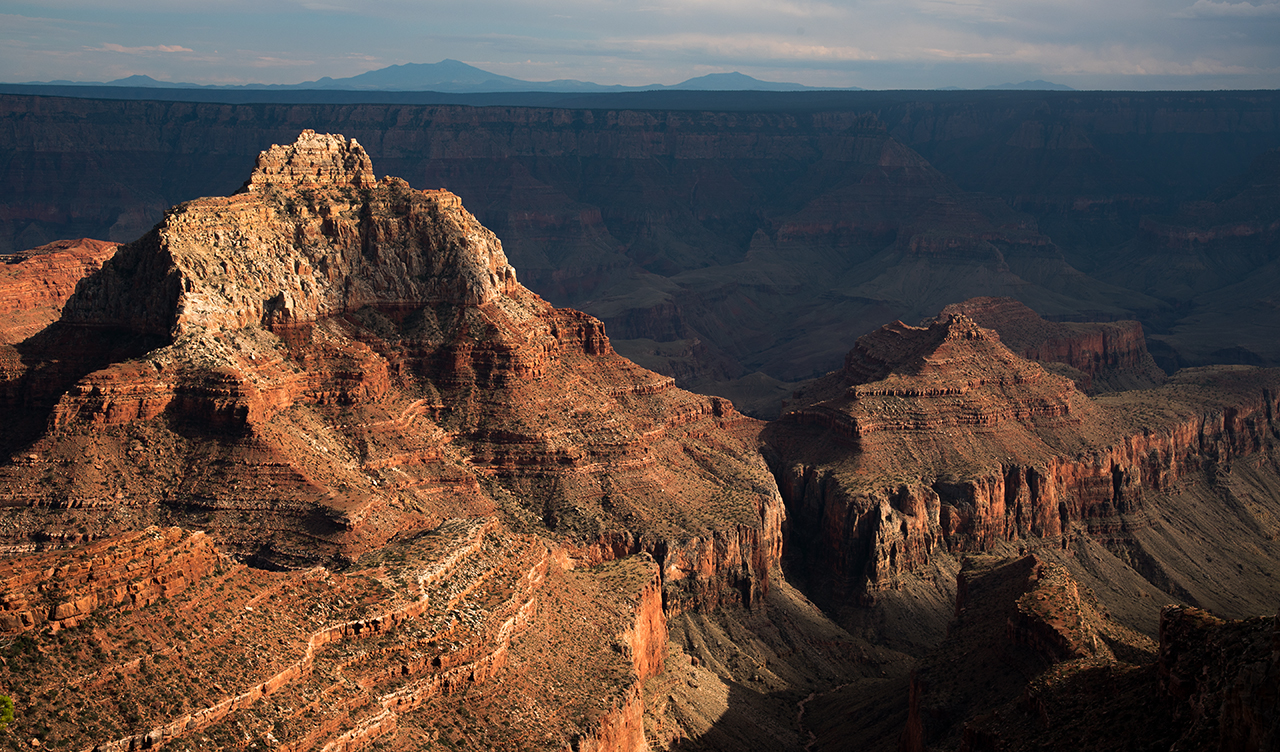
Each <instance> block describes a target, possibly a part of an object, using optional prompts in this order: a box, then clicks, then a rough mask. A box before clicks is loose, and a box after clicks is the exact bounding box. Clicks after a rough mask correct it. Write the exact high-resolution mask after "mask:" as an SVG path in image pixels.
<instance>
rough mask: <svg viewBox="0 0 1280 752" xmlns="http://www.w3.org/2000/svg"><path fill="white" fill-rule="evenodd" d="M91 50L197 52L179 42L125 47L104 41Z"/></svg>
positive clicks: (142, 53) (141, 52)
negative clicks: (178, 43)
mask: <svg viewBox="0 0 1280 752" xmlns="http://www.w3.org/2000/svg"><path fill="white" fill-rule="evenodd" d="M86 49H88V50H89V51H90V52H123V53H125V54H126V55H145V54H147V53H149V52H195V50H193V49H191V48H190V47H183V46H181V45H177V44H157V45H153V46H148V47H125V46H124V45H122V44H112V43H111V42H104V43H103V44H102V46H101V47H88V48H86Z"/></svg>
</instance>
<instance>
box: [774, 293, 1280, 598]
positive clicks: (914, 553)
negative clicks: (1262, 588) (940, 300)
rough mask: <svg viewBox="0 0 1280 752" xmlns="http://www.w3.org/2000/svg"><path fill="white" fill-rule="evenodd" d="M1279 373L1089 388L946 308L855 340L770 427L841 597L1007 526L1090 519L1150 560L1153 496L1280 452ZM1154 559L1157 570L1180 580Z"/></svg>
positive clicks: (796, 502) (1011, 531)
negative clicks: (1145, 535)
mask: <svg viewBox="0 0 1280 752" xmlns="http://www.w3.org/2000/svg"><path fill="white" fill-rule="evenodd" d="M1277 378H1280V377H1278V376H1277V374H1276V373H1275V372H1274V371H1266V370H1252V369H1229V370H1219V371H1213V370H1210V371H1197V372H1188V373H1185V374H1180V375H1179V376H1178V377H1176V378H1174V379H1172V380H1171V382H1170V383H1169V384H1168V385H1167V386H1166V387H1164V388H1162V389H1159V390H1151V391H1141V392H1129V393H1123V394H1117V395H1113V396H1108V397H1107V398H1105V399H1102V400H1098V401H1094V400H1090V399H1089V398H1088V397H1086V396H1085V395H1084V394H1083V393H1081V392H1080V391H1078V390H1077V389H1076V388H1075V385H1074V384H1073V383H1072V382H1070V381H1069V380H1067V379H1065V378H1063V377H1060V376H1056V375H1054V374H1051V373H1049V372H1047V371H1045V370H1044V369H1042V368H1041V367H1040V366H1039V365H1037V364H1035V363H1032V362H1030V361H1027V360H1024V359H1022V358H1020V357H1018V356H1017V355H1014V354H1013V353H1012V352H1010V351H1009V349H1008V348H1007V347H1005V346H1004V345H1003V343H1002V342H1001V339H1000V337H999V336H998V335H997V334H996V333H995V332H994V331H992V330H989V329H984V328H982V327H980V326H978V325H977V324H976V323H975V322H974V321H973V320H972V319H970V318H968V317H967V316H964V315H963V314H947V315H946V316H944V317H940V318H939V319H937V320H935V321H934V322H932V323H931V324H929V325H928V326H925V327H912V326H908V325H905V324H901V323H895V324H891V325H888V326H885V327H883V328H882V329H881V330H880V331H878V332H875V333H872V334H870V335H866V336H864V337H862V338H860V339H859V341H858V344H857V346H856V347H855V348H854V349H853V350H852V351H850V353H849V355H848V356H847V358H846V360H845V367H844V368H843V369H842V370H841V371H838V372H835V373H833V374H831V375H829V376H827V377H825V378H823V379H820V380H819V381H817V382H815V383H814V384H813V385H812V386H811V387H809V388H808V389H807V390H805V391H803V392H800V393H797V395H796V399H795V401H794V402H793V403H792V404H791V405H790V406H789V407H788V408H787V410H786V412H784V414H783V416H782V418H781V419H780V420H779V421H778V422H777V423H776V424H774V425H771V426H770V427H769V429H768V431H767V437H768V442H769V446H770V450H771V452H772V457H773V460H772V461H773V462H774V466H775V469H776V471H777V473H778V477H779V485H780V487H781V489H782V493H783V496H784V498H785V499H786V500H787V504H788V509H789V514H790V517H791V524H792V525H793V530H796V531H797V532H798V533H799V535H800V536H801V540H806V541H814V542H815V543H814V544H812V545H808V546H806V549H805V554H804V555H805V556H807V557H808V560H809V566H810V567H811V568H812V570H813V571H814V572H816V573H820V574H819V575H816V576H817V577H819V578H820V580H821V581H823V582H829V583H830V585H829V586H825V587H827V589H828V591H829V592H828V595H829V596H831V597H836V598H841V599H842V598H848V597H853V598H855V599H869V600H873V599H874V597H875V595H874V594H875V593H876V592H877V591H881V590H883V589H884V588H890V587H894V586H895V583H896V582H898V578H899V577H900V576H901V575H903V574H905V573H908V572H912V571H919V570H921V569H922V568H923V567H924V566H925V565H926V564H928V563H929V562H930V561H931V560H932V559H933V558H934V557H935V556H936V555H938V554H942V555H947V554H950V553H956V552H964V551H982V550H987V549H990V548H992V547H993V546H997V545H998V544H1002V543H1004V542H1009V541H1013V542H1017V541H1044V542H1054V544H1055V545H1065V544H1066V543H1067V542H1068V541H1069V540H1070V539H1071V538H1072V537H1073V536H1076V535H1080V534H1086V535H1089V536H1092V537H1094V538H1096V539H1098V540H1100V541H1102V542H1104V543H1107V544H1108V545H1113V546H1114V547H1115V548H1116V549H1117V550H1118V551H1127V552H1128V553H1125V554H1124V555H1125V556H1130V557H1133V558H1134V559H1136V560H1142V559H1143V558H1144V556H1146V555H1144V554H1142V553H1141V552H1135V551H1134V550H1132V548H1131V544H1132V546H1136V547H1137V548H1141V547H1142V545H1145V544H1135V543H1134V535H1135V533H1134V530H1136V529H1138V528H1142V527H1144V526H1145V525H1146V524H1147V523H1146V522H1145V519H1144V516H1145V515H1149V514H1152V513H1153V511H1154V508H1153V504H1155V505H1158V504H1160V503H1163V500H1165V499H1169V498H1173V497H1175V496H1176V495H1177V494H1179V493H1181V492H1182V490H1184V489H1185V488H1186V487H1187V484H1188V483H1196V482H1199V481H1197V479H1200V480H1207V479H1211V478H1212V477H1214V473H1215V472H1220V470H1218V469H1219V468H1223V467H1228V466H1230V464H1231V463H1232V462H1233V461H1235V460H1237V459H1239V458H1242V457H1243V458H1247V457H1250V456H1255V455H1259V456H1262V457H1263V458H1264V459H1263V460H1262V462H1263V464H1265V463H1266V460H1265V457H1270V456H1272V455H1271V453H1272V452H1273V451H1274V448H1275V446H1276V441H1277V436H1280V432H1278V428H1280V426H1277V423H1276V416H1277V414H1280V402H1277V395H1278V394H1280V390H1278V389H1277V386H1278V384H1277ZM1206 472H1207V473H1208V475H1205V473H1206ZM1263 472H1265V471H1263ZM1258 503H1262V504H1265V501H1264V500H1261V499H1259V502H1258ZM1259 519H1262V518H1259ZM1189 529H1191V528H1189ZM1148 543H1150V541H1148ZM1259 543H1260V545H1262V546H1263V547H1264V548H1265V547H1267V546H1268V545H1269V544H1267V543H1266V542H1265V540H1260V541H1259ZM1146 561H1147V563H1148V565H1147V569H1149V570H1152V571H1151V572H1148V574H1150V575H1151V576H1153V577H1155V578H1156V580H1159V579H1160V577H1172V579H1177V576H1176V575H1169V573H1167V572H1165V573H1163V574H1161V573H1160V572H1159V571H1158V570H1159V569H1160V567H1159V566H1152V560H1151V559H1150V558H1149V557H1148V558H1147V559H1146ZM1182 576H1183V577H1186V576H1192V575H1191V574H1190V573H1187V572H1184V573H1183V575H1182ZM1194 576H1198V575H1194ZM1156 580H1153V581H1156ZM1157 584H1160V585H1161V586H1164V587H1169V586H1170V585H1169V581H1168V579H1166V580H1165V581H1163V582H1157Z"/></svg>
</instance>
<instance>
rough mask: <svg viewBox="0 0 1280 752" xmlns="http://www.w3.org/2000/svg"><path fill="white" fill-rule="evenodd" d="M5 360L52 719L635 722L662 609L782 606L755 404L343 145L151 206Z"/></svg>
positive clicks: (228, 730)
mask: <svg viewBox="0 0 1280 752" xmlns="http://www.w3.org/2000/svg"><path fill="white" fill-rule="evenodd" d="M4 377H5V382H4V388H3V390H2V391H0V394H2V395H3V396H4V399H5V402H4V405H3V409H4V410H5V414H6V416H9V417H11V418H12V419H13V423H12V425H14V426H21V427H22V430H20V431H16V432H10V434H9V435H8V436H6V438H5V441H6V442H8V446H9V447H10V451H11V456H10V457H9V458H8V460H7V461H6V462H5V463H3V464H2V465H0V499H2V500H3V505H4V508H5V526H4V528H3V536H4V538H5V541H4V543H5V545H6V546H7V548H8V550H9V551H10V552H11V553H14V554H17V555H18V558H15V559H12V560H11V569H12V570H13V572H15V573H16V574H14V575H13V576H11V577H10V578H9V579H8V580H7V582H6V592H5V595H3V597H2V598H0V602H2V603H3V604H4V611H3V613H2V614H0V616H3V620H2V625H3V627H4V628H5V629H7V630H9V631H11V632H14V633H18V634H20V635H21V636H20V637H19V638H18V639H17V640H16V641H14V642H11V643H10V644H9V648H8V651H9V652H8V653H7V654H6V661H7V664H6V665H7V666H8V667H9V669H8V671H9V672H10V673H9V675H8V676H9V678H8V679H7V680H6V687H11V688H13V689H12V691H13V692H14V693H15V694H17V695H18V701H19V706H20V709H21V711H22V714H23V716H22V717H23V718H24V719H25V720H24V721H23V725H22V727H21V729H20V730H19V733H22V734H27V733H31V734H35V735H38V736H39V737H40V738H44V739H47V740H49V741H50V743H55V741H56V744H57V745H64V746H65V745H71V746H76V745H84V744H87V743H93V744H97V745H99V747H98V748H100V749H130V748H136V747H137V746H138V745H144V746H145V745H154V744H155V743H170V742H175V743H176V742H178V741H182V743H184V744H191V743H194V742H195V740H197V739H208V740H212V741H210V742H209V744H211V745H213V746H215V747H224V746H226V745H230V744H232V743H239V742H240V741H242V739H243V738H244V737H245V736H248V737H249V738H250V739H251V740H252V739H255V738H256V739H260V740H263V741H264V742H265V743H270V744H273V745H276V744H278V743H279V742H286V737H287V744H288V745H292V746H289V747H288V748H290V749H293V748H296V749H310V748H316V749H319V748H325V749H354V748H358V747H360V746H362V745H365V744H367V743H370V742H371V741H373V740H377V739H381V740H389V743H391V744H393V745H395V746H397V748H409V749H413V748H427V747H429V746H431V745H432V744H434V743H436V742H437V741H439V740H440V739H441V737H442V735H444V737H445V738H446V739H448V741H449V743H451V744H452V743H456V742H458V741H460V740H462V739H463V738H465V737H467V736H468V735H471V734H474V733H478V732H477V729H487V731H484V732H483V733H485V734H488V736H486V737H485V738H486V739H487V740H488V741H486V742H485V743H486V744H490V745H493V746H497V747H505V748H529V749H541V748H560V747H564V746H566V745H570V744H572V745H577V746H579V747H580V748H595V749H602V750H609V749H619V750H622V749H637V748H639V747H640V746H641V745H642V744H643V743H644V741H643V740H644V736H643V734H644V723H645V722H644V720H643V718H644V717H645V712H646V709H647V708H648V707H649V706H648V705H646V702H647V701H646V698H645V693H644V685H645V682H646V680H649V679H651V678H652V677H653V676H654V675H655V674H657V673H660V672H661V671H662V670H663V667H664V666H665V665H666V664H667V663H668V661H669V656H668V655H667V653H668V649H669V648H668V643H667V637H666V634H667V623H668V619H671V618H676V617H678V616H680V615H682V614H699V613H705V612H707V611H708V610H712V609H715V608H717V607H721V606H723V607H725V608H726V609H728V610H729V611H730V612H732V613H737V612H739V611H740V612H742V613H744V614H754V615H755V616H754V617H751V618H755V619H756V620H757V621H755V622H752V624H754V626H752V627H750V628H751V629H755V630H770V629H772V630H774V631H775V632H776V631H778V630H779V629H781V633H782V634H786V635H791V634H793V633H797V634H802V633H803V632H804V628H802V627H800V626H794V625H793V626H787V625H786V624H784V625H783V626H782V627H781V628H778V627H774V626H770V625H772V624H773V621H772V619H773V617H771V616H770V614H771V613H773V612H775V611H778V608H777V607H773V606H770V605H769V603H771V601H770V600H769V597H770V592H771V587H770V582H771V576H773V577H776V576H777V564H778V560H779V558H780V556H781V548H782V528H783V521H784V514H783V505H782V500H781V498H780V497H779V495H778V492H777V488H776V485H775V484H774V482H773V479H772V476H771V474H770V472H769V470H768V468H767V466H766V465H765V463H764V462H763V460H762V459H761V457H760V456H759V454H758V453H757V451H756V442H757V435H758V433H759V430H760V426H761V424H760V423H759V422H758V421H754V420H752V419H750V418H746V417H744V416H742V415H740V414H738V413H737V412H736V411H735V410H734V409H733V407H732V405H730V404H729V403H728V402H727V401H725V400H723V399H720V398H716V397H703V396H699V395H694V394H690V393H688V392H684V391H682V390H679V389H677V388H675V386H674V385H673V382H672V379H671V378H670V377H664V376H660V375H658V374H655V373H652V372H649V371H646V370H644V369H642V368H640V367H638V366H636V365H634V364H632V363H631V362H629V361H627V360H625V359H623V358H622V357H620V356H618V355H617V354H615V353H614V352H613V351H612V348H611V346H610V344H609V340H608V338H607V337H606V336H605V334H604V328H603V326H602V325H601V324H600V322H599V321H598V320H596V319H594V318H592V317H590V316H587V315H585V314H582V313H578V312H576V311H572V310H567V309H555V308H553V307H551V306H550V305H549V304H547V303H546V302H545V301H543V300H542V299H541V298H539V297H538V296H536V295H534V294H533V293H531V292H529V291H528V290H526V289H525V288H523V287H522V286H521V285H520V284H519V283H518V282H517V281H516V276H515V272H514V270H513V269H512V267H511V266H510V265H509V264H508V263H507V260H506V257H505V254H504V253H503V250H502V246H501V244H500V243H499V241H498V240H497V238H496V237H495V236H494V235H493V233H491V232H489V231H488V230H487V229H485V228H484V227H483V226H481V225H480V224H479V223H478V222H477V221H476V220H475V218H474V217H473V216H472V215H470V214H469V213H468V212H467V211H466V210H464V209H463V208H462V205H461V202H460V201H459V199H458V198H457V197H456V196H454V195H453V194H450V193H447V192H444V191H425V192H423V191H415V190H413V189H411V188H409V187H408V186H407V184H405V183H404V182H403V181H400V180H397V179H395V178H384V179H382V180H376V181H375V179H374V178H373V172H372V167H371V164H370V160H369V158H368V156H367V154H366V153H365V152H364V150H363V148H362V147H361V146H360V145H359V144H358V143H357V142H355V141H348V140H346V139H345V138H343V137H340V136H324V135H317V134H315V133H313V132H310V131H305V132H304V133H303V134H302V136H300V137H299V138H298V140H297V141H296V142H295V143H293V144H290V145H288V146H275V147H272V148H271V149H269V150H267V151H265V152H263V154H262V155H261V156H260V157H259V160H258V164H257V167H256V168H255V170H254V172H253V174H252V176H251V177H250V179H249V180H248V181H247V182H246V183H245V184H244V186H243V188H242V189H241V190H240V191H239V192H238V193H236V194H235V195H232V196H230V197H227V198H209V199H200V200H196V201H191V202H188V203H186V204H182V205H180V206H177V207H175V208H174V209H173V210H172V211H170V212H169V213H168V214H167V215H166V217H165V219H164V221H163V222H161V223H160V224H159V225H157V226H156V228H154V229H153V230H152V231H151V232H150V233H148V234H147V235H145V236H144V237H142V238H141V239H139V240H138V241H136V242H134V243H130V244H128V245H125V246H123V247H122V248H121V249H120V250H119V251H118V252H117V253H116V254H115V255H114V256H113V257H112V258H111V259H110V260H109V261H107V262H106V263H105V264H104V265H103V267H102V268H101V269H100V270H98V271H96V272H94V273H93V274H91V275H89V276H88V277H86V278H85V279H84V280H83V281H82V282H81V283H80V284H79V285H78V286H77V288H76V293H75V294H74V295H73V296H72V297H71V298H70V299H69V300H68V301H67V303H66V305H65V306H64V309H63V313H62V316H61V318H60V319H59V320H58V321H57V322H55V323H53V324H51V325H50V326H48V327H46V328H45V329H44V330H43V331H41V332H40V333H38V334H36V335H34V336H32V337H30V338H28V339H26V340H24V341H23V342H20V343H18V344H17V345H15V346H14V347H13V348H12V352H11V356H10V357H9V358H8V359H7V360H6V369H5V371H4ZM171 528H172V531H171V532H164V531H165V530H170V529H171ZM197 529H198V530H200V531H202V532H201V533H193V532H189V531H192V530H197ZM152 540H154V541H155V543H154V544H153V543H152V542H151V541H152ZM152 549H155V550H152ZM140 562H146V563H145V564H143V565H141V566H140ZM183 562H189V563H183ZM244 562H247V563H250V564H253V565H255V566H258V567H265V568H266V569H267V570H281V571H279V572H273V571H265V570H263V569H246V568H245V566H244ZM51 565H52V566H53V569H49V567H50V566H51ZM326 567H328V568H326ZM50 572H52V574H50ZM801 603H802V604H803V605H802V606H801V611H804V609H806V608H807V609H809V610H810V614H809V616H810V617H811V618H813V619H817V620H819V621H821V616H820V615H819V614H817V613H816V611H812V606H811V605H808V604H807V602H803V601H801ZM735 609H736V611H735ZM588 615H589V616H590V618H587V617H588ZM335 619H336V621H335ZM823 629H826V630H827V631H828V633H830V634H841V633H842V631H841V630H840V629H839V627H836V626H835V625H828V626H827V627H824V628H823ZM67 634H71V635H72V636H73V638H72V639H70V640H68V638H67V637H66V636H65V635H67ZM233 638H234V639H233ZM784 639H785V638H784ZM848 639H852V638H848ZM162 643H163V644H166V645H171V646H172V647H171V648H168V649H166V650H165V651H164V652H163V653H162V654H161V653H157V654H156V655H154V656H145V655H143V654H144V653H145V652H147V646H152V649H155V647H154V646H156V645H159V644H162ZM233 643H234V648H232V647H230V646H231V645H232V644H233ZM567 646H574V647H573V649H572V651H570V652H569V653H566V649H567ZM884 660H900V659H894V658H891V657H890V658H885V659H884ZM122 667H123V668H122ZM845 670H846V671H852V672H864V673H870V672H872V671H874V670H878V669H874V668H872V667H871V666H870V665H854V664H850V665H849V666H847V667H846V669H845ZM802 673H803V672H802ZM115 677H122V678H115ZM175 677H183V678H182V681H181V682H179V681H178V680H177V679H176V678H175ZM793 680H797V681H798V679H797V677H796V676H789V677H788V678H787V680H785V681H780V682H775V683H774V684H773V685H771V688H767V687H760V688H758V689H753V690H751V691H753V692H756V691H760V692H765V691H781V692H783V693H784V694H785V693H787V692H790V691H792V690H789V689H787V687H788V686H790V684H791V682H792V681H793ZM111 681H116V682H122V685H121V687H120V689H118V691H116V693H115V694H114V695H112V694H111V693H109V692H107V689H106V688H107V686H108V684H109V683H110V682H111ZM85 682H89V684H87V685H86V684H85ZM479 684H486V686H487V687H488V689H487V690H486V691H487V692H489V693H490V697H491V701H490V702H488V703H479V704H478V703H476V702H474V701H472V700H465V701H464V700H463V699H461V698H462V697H463V695H465V694H466V692H465V691H469V690H470V688H472V687H474V686H477V685H479ZM81 685H84V686H85V687H90V688H89V689H88V690H84V689H80V690H77V689H76V687H80V686H81ZM90 685H91V686H90ZM80 695H84V696H87V697H89V698H90V699H89V700H88V701H81V700H77V699H76V698H77V697H78V696H80ZM37 696H39V697H43V698H45V699H44V700H43V701H37V700H35V699H34V698H36V697H37ZM648 702H652V698H650V701H648ZM786 702H787V701H786V700H783V701H781V704H780V705H779V707H784V708H785V706H786ZM113 703H114V704H113ZM512 708H518V709H519V710H518V715H519V717H521V718H522V720H521V721H520V722H519V723H518V724H512V723H511V721H510V719H511V713H512V712H513V711H512ZM654 712H658V711H654ZM670 723H671V724H673V726H672V728H676V729H679V728H681V725H680V724H681V721H679V720H678V719H672V720H671V721H670ZM473 738H474V737H473ZM113 739H114V741H112V740H113ZM233 740H234V742H233Z"/></svg>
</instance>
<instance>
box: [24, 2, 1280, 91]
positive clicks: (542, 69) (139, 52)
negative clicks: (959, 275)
mask: <svg viewBox="0 0 1280 752" xmlns="http://www.w3.org/2000/svg"><path fill="white" fill-rule="evenodd" d="M445 58H452V59H455V60H461V61H463V62H466V63H469V64H471V65H474V66H476V67H479V68H483V69H485V70H488V71H491V72H494V73H499V74H502V75H507V76H513V77H515V78H521V79H525V80H529V81H548V80H552V79H559V78H570V79H578V80H582V81H593V82H595V83H600V84H627V85H645V84H654V83H661V84H675V83H679V82H680V81H683V80H686V79H689V78H692V77H695V76H701V75H704V74H707V73H722V72H729V71H739V72H742V73H745V74H747V75H750V76H754V77H756V78H759V79H763V80H767V81H785V82H792V83H802V84H807V85H810V86H837V87H843V86H859V87H863V88H867V89H899V88H903V89H933V88H941V87H948V86H955V87H961V88H981V87H983V86H987V85H993V84H1001V83H1006V82H1013V83H1016V82H1020V81H1027V80H1036V79H1042V80H1047V81H1052V82H1055V83H1061V84H1066V85H1068V86H1072V87H1074V88H1077V89H1129V90H1152V89H1275V88H1280V0H1250V1H1245V0H1242V1H1241V2H1234V1H1233V0H831V1H829V2H810V1H808V0H631V1H628V0H554V1H553V2H546V1H536V2H535V1H533V0H462V1H461V2H459V1H458V0H453V1H452V2H448V3H444V2H436V1H434V0H427V1H412V0H212V1H211V0H46V1H45V2H38V3H21V2H18V3H15V2H7V1H6V0H0V81H5V82H10V83H18V82H26V81H51V80H59V79H65V80H72V81H110V80H113V79H117V78H124V77H126V76H130V75H134V74H142V75H147V76H151V77H152V78H156V79H159V80H163V81H174V82H188V83H198V84H241V83H289V84H291V83H299V82H302V81H311V80H315V79H318V78H321V77H323V76H331V77H334V78H341V77H345V76H352V75H356V74H358V73H363V72H365V71H369V70H374V69H377V68H383V67H386V66H388V65H395V64H402V63H435V62H439V61H440V60H443V59H445Z"/></svg>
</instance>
